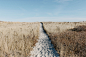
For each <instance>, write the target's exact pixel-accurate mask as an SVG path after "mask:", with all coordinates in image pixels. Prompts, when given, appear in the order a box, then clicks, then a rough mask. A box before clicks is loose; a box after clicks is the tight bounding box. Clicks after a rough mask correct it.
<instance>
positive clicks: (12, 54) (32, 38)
mask: <svg viewBox="0 0 86 57" xmlns="http://www.w3.org/2000/svg"><path fill="white" fill-rule="evenodd" d="M39 26H40V23H39V22H31V23H30V22H0V57H26V56H30V51H31V50H32V49H33V47H34V46H35V43H36V42H37V39H38V36H39Z"/></svg>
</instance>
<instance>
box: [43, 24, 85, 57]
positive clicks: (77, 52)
mask: <svg viewBox="0 0 86 57" xmlns="http://www.w3.org/2000/svg"><path fill="white" fill-rule="evenodd" d="M45 24H47V25H45ZM50 24H51V23H44V28H45V30H46V32H47V34H48V36H49V38H50V39H51V42H52V44H53V45H54V48H55V49H56V50H57V53H59V54H60V57H63V56H64V57H85V56H86V54H85V53H86V25H78V26H76V27H74V28H71V29H70V28H67V29H66V30H65V31H61V32H59V31H56V32H54V30H52V31H51V30H50V29H52V28H54V29H55V27H53V26H52V27H51V26H50V27H49V25H50ZM61 24H62V23H61ZM52 25H53V23H52ZM56 25H58V26H59V24H56ZM64 25H65V24H63V26H64ZM68 25H70V23H69V24H68ZM68 25H65V27H68ZM47 26H48V27H49V28H47ZM74 26H75V25H74ZM65 27H64V28H65ZM71 27H72V26H71ZM61 29H62V28H61ZM61 29H60V30H61ZM48 30H50V31H48Z"/></svg>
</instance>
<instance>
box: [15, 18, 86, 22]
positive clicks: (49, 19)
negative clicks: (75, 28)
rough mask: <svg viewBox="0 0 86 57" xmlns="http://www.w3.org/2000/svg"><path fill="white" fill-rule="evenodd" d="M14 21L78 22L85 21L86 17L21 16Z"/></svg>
mask: <svg viewBox="0 0 86 57" xmlns="http://www.w3.org/2000/svg"><path fill="white" fill-rule="evenodd" d="M16 21H20V22H43V21H44V22H48V21H53V22H79V21H86V18H78V17H75V18H71V17H64V18H61V17H28V18H23V19H17V20H16Z"/></svg>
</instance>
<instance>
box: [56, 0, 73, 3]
mask: <svg viewBox="0 0 86 57" xmlns="http://www.w3.org/2000/svg"><path fill="white" fill-rule="evenodd" d="M69 1H73V0H55V2H57V3H64V2H69Z"/></svg>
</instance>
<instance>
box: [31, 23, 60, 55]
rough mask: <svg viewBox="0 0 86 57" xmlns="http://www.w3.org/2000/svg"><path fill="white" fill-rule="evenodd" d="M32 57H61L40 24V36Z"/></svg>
mask: <svg viewBox="0 0 86 57" xmlns="http://www.w3.org/2000/svg"><path fill="white" fill-rule="evenodd" d="M31 57H59V55H58V54H57V52H56V50H55V49H54V47H53V45H52V44H51V41H50V40H49V38H48V36H47V35H46V33H45V32H44V30H43V27H42V24H40V35H39V40H38V42H37V43H36V46H35V47H34V48H33V50H32V51H31Z"/></svg>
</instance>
